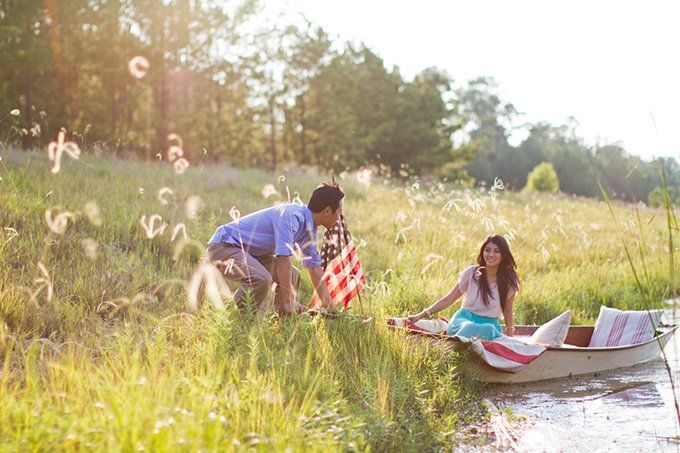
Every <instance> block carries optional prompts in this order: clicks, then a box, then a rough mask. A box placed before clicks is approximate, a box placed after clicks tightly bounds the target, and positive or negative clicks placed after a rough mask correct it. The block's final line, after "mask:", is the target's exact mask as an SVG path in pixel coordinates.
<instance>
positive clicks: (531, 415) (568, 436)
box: [482, 300, 680, 452]
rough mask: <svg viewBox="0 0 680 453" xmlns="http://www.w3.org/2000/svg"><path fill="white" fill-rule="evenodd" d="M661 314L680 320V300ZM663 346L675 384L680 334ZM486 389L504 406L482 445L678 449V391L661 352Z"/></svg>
mask: <svg viewBox="0 0 680 453" xmlns="http://www.w3.org/2000/svg"><path fill="white" fill-rule="evenodd" d="M677 303H678V301H677V300H676V304H677ZM673 311H675V313H673ZM664 320H666V321H669V322H673V323H678V322H679V321H680V309H679V307H678V305H676V309H675V310H670V309H669V310H666V314H665V318H664ZM665 351H666V355H667V358H668V360H669V364H670V366H671V372H672V375H673V379H674V382H676V383H678V377H680V373H679V366H678V365H679V358H680V334H679V333H677V332H676V335H674V338H673V339H672V340H671V341H670V342H669V344H668V345H667V346H666V349H665ZM659 357H661V355H659ZM676 391H678V393H680V388H679V389H677V390H676ZM485 395H486V398H487V399H488V400H489V402H490V407H491V412H492V413H493V412H494V406H495V407H496V408H498V410H499V413H497V414H496V415H495V416H492V419H491V423H490V426H489V428H490V431H491V432H492V435H491V436H490V438H489V440H488V441H487V442H486V445H485V446H484V447H482V449H484V450H487V449H488V450H494V449H501V450H516V451H565V452H571V451H573V452H577V451H578V452H583V451H588V452H596V451H614V450H615V451H672V452H675V451H680V437H679V436H680V427H679V426H678V421H677V416H676V409H675V404H674V399H673V391H672V388H671V384H670V382H669V379H668V372H667V371H666V367H665V364H664V362H663V360H662V359H661V358H659V360H655V361H652V362H648V363H646V364H642V365H637V366H635V367H631V368H625V369H620V370H614V371H610V372H607V373H602V374H599V375H595V376H593V375H590V376H583V377H573V378H565V379H558V380H552V381H544V382H538V383H533V384H529V383H528V384H520V385H505V386H500V385H498V386H488V387H487V388H486V389H485ZM508 412H509V413H508Z"/></svg>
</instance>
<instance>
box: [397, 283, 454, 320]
mask: <svg viewBox="0 0 680 453" xmlns="http://www.w3.org/2000/svg"><path fill="white" fill-rule="evenodd" d="M462 294H463V293H461V291H460V289H459V288H458V285H456V286H454V287H453V289H452V290H451V291H450V292H449V293H448V294H447V295H445V296H444V297H442V298H441V299H439V300H438V301H437V302H435V303H434V304H432V305H430V306H429V307H427V308H426V309H425V310H423V311H421V312H420V313H418V314H415V315H411V316H409V317H408V318H407V319H408V320H409V321H410V322H416V321H418V320H420V319H423V318H424V317H425V316H432V315H433V314H435V313H438V312H440V311H442V310H444V309H445V308H448V307H449V306H450V305H451V304H452V303H454V302H455V301H456V300H458V298H459V297H460V296H462Z"/></svg>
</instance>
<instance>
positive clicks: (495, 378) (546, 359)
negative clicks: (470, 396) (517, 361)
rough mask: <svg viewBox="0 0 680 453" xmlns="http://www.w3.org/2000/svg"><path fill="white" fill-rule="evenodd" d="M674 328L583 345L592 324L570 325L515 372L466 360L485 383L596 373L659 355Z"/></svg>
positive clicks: (519, 333)
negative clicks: (629, 340) (639, 338)
mask: <svg viewBox="0 0 680 453" xmlns="http://www.w3.org/2000/svg"><path fill="white" fill-rule="evenodd" d="M538 327H539V326H515V337H520V338H521V337H523V336H527V337H528V336H531V335H532V334H533V333H534V332H535V331H536V329H538ZM677 328H678V326H677V325H675V326H664V327H659V328H658V330H657V335H656V336H655V337H654V338H652V339H651V340H649V341H646V342H644V343H639V344H635V345H628V346H618V347H609V348H589V347H587V346H588V343H590V337H591V336H592V334H593V326H571V327H569V331H568V333H567V338H566V339H565V341H564V345H563V346H561V347H551V348H548V349H547V350H546V351H545V352H543V354H541V355H540V356H539V357H538V358H536V359H535V360H534V361H532V362H531V363H529V364H528V365H527V366H525V367H524V368H523V369H522V370H521V371H519V372H517V373H509V372H503V371H499V370H496V369H495V368H491V367H490V366H488V365H487V364H486V363H484V362H483V361H482V360H481V359H479V357H478V356H477V355H476V354H470V357H471V358H472V360H471V362H470V364H471V366H472V368H473V369H474V371H475V372H476V373H477V374H478V376H479V378H480V379H481V380H482V381H484V382H488V383H519V382H533V381H542V380H545V379H555V378H563V377H569V376H577V375H583V374H592V373H598V372H602V371H607V370H613V369H617V368H624V367H629V366H633V365H637V364H640V363H644V362H649V361H651V360H654V359H658V358H660V357H661V351H662V349H663V348H664V347H665V346H666V344H668V341H669V340H670V339H671V338H672V337H673V334H674V333H675V330H676V329H677ZM399 330H402V329H401V328H400V329H399ZM403 330H407V329H403ZM414 333H415V332H414ZM425 335H427V336H430V337H434V338H437V342H439V341H441V340H445V341H446V347H449V348H452V349H454V350H459V349H462V348H464V347H465V343H462V342H461V341H459V340H458V339H456V338H451V337H446V336H444V335H437V334H425ZM434 338H433V339H434Z"/></svg>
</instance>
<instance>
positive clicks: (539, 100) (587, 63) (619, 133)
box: [263, 0, 680, 160]
mask: <svg viewBox="0 0 680 453" xmlns="http://www.w3.org/2000/svg"><path fill="white" fill-rule="evenodd" d="M263 4H264V5H265V8H266V9H267V10H269V11H277V10H278V11H282V12H285V13H286V14H296V13H302V14H304V16H305V17H306V18H307V19H309V20H310V21H312V22H313V23H315V24H318V25H320V26H322V27H323V28H324V29H325V30H326V31H327V32H328V33H329V34H330V35H331V37H332V38H334V39H337V40H339V41H351V42H354V43H357V44H358V43H365V44H366V45H367V46H368V47H369V48H371V49H372V50H373V51H374V52H375V53H377V54H378V55H379V56H381V57H382V58H383V59H384V61H385V64H386V66H387V67H388V68H392V66H395V65H396V66H398V67H399V70H400V72H401V74H402V75H403V76H404V77H405V78H406V79H409V80H410V79H412V78H413V76H414V75H415V74H417V73H418V72H420V71H421V70H423V69H425V68H428V67H432V66H436V67H438V68H441V69H444V70H445V71H447V73H448V74H449V75H450V76H451V77H452V78H453V79H454V81H455V82H456V83H457V84H459V85H460V84H463V83H464V82H465V81H466V80H469V79H472V78H475V77H478V76H491V77H493V78H494V79H495V80H496V82H497V83H498V84H499V88H500V94H501V97H502V99H503V100H505V101H508V102H511V103H512V104H514V106H515V108H516V109H517V110H518V111H519V112H521V113H523V116H522V119H523V120H524V121H527V122H531V123H533V122H538V121H548V122H550V123H552V124H554V125H560V124H563V123H566V122H567V121H568V118H569V117H574V118H575V119H576V120H577V122H578V126H577V127H576V134H577V135H579V136H580V137H583V138H584V140H585V141H586V143H587V144H589V145H595V144H607V143H620V144H621V145H622V146H623V147H624V148H625V149H626V151H628V152H629V153H630V154H633V155H639V156H641V157H642V158H643V159H652V158H654V157H659V156H671V157H675V158H676V159H678V160H680V134H677V133H675V129H674V128H675V127H677V126H680V113H679V112H680V110H679V106H680V25H679V24H678V22H679V21H680V2H679V1H656V0H647V1H644V2H642V1H638V2H631V1H624V0H619V1H609V0H597V1H594V0H591V1H581V0H570V1H558V0H554V1H553V0H551V1H545V0H543V1H528V0H526V1H507V0H505V1H502V0H475V1H464V2H463V1H457V0H450V1H444V0H442V1H434V0H420V1H418V2H414V1H403V0H391V1H384V0H362V1H359V0H342V1H331V0H263ZM522 138H523V134H522V131H519V132H518V133H516V134H515V136H514V137H513V140H514V141H515V142H518V141H519V140H521V139H522ZM515 144H516V143H515Z"/></svg>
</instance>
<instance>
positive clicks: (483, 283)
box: [475, 235, 519, 310]
mask: <svg viewBox="0 0 680 453" xmlns="http://www.w3.org/2000/svg"><path fill="white" fill-rule="evenodd" d="M489 242H493V243H494V244H495V245H496V246H497V247H498V248H499V250H500V251H501V263H500V264H499V265H498V272H497V274H496V283H497V285H498V297H499V299H500V301H501V309H502V310H505V301H506V300H507V298H508V291H509V290H510V288H512V289H513V290H514V291H515V292H517V291H519V277H518V276H517V272H516V271H515V269H517V264H516V263H515V258H514V257H513V256H512V253H511V252H510V246H509V245H508V241H506V240H505V238H504V237H503V236H499V235H495V236H489V237H487V238H486V240H485V241H484V243H483V244H482V246H481V247H480V248H479V254H478V255H477V269H476V272H475V276H479V277H478V280H479V290H480V291H481V292H482V301H483V302H484V305H485V306H487V307H488V306H489V303H490V302H489V296H490V294H491V288H490V287H489V281H488V280H487V279H486V262H485V261H484V249H485V248H486V246H487V245H488V244H489Z"/></svg>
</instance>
